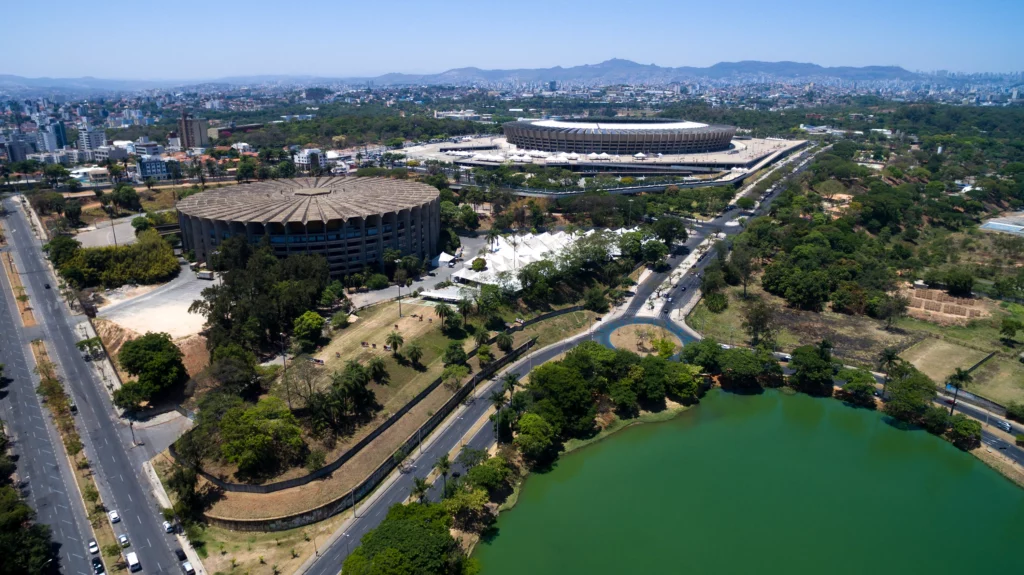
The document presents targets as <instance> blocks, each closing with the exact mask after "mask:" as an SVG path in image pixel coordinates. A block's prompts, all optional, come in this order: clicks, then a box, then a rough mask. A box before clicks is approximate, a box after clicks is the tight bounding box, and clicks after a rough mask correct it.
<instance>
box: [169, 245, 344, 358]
mask: <svg viewBox="0 0 1024 575" xmlns="http://www.w3.org/2000/svg"><path fill="white" fill-rule="evenodd" d="M219 251H220V254H219V257H218V260H217V267H218V269H221V270H223V276H222V281H221V283H220V284H217V285H212V286H210V287H207V288H206V289H204V290H203V292H202V299H200V300H196V301H195V302H193V304H192V306H191V307H190V308H189V310H190V311H192V312H194V313H200V314H202V315H203V316H204V317H206V322H207V327H208V328H209V336H208V340H207V345H208V347H209V348H210V349H212V350H215V349H216V348H218V347H220V346H221V345H225V344H228V343H236V344H238V345H240V346H241V347H243V348H244V349H248V350H251V351H257V350H260V349H264V348H267V347H269V346H272V345H280V343H281V339H280V338H281V333H282V332H285V331H290V330H291V329H292V328H293V327H294V322H295V320H296V318H298V317H299V316H302V315H303V314H304V313H306V312H308V311H310V310H313V309H316V307H317V304H318V303H319V301H320V299H321V297H323V294H324V290H325V289H326V288H327V287H328V269H327V261H326V260H324V259H323V258H322V257H320V256H315V255H305V254H297V255H292V256H289V257H287V258H284V259H279V258H277V257H276V256H275V255H274V252H273V249H272V248H271V247H270V246H269V245H268V244H266V243H264V244H261V245H259V246H252V245H250V244H248V243H247V242H246V241H245V238H231V239H228V240H225V241H224V242H223V243H221V245H220V248H219Z"/></svg>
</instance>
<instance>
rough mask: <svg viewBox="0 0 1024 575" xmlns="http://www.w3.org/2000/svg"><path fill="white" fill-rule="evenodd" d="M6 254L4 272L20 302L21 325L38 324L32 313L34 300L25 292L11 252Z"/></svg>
mask: <svg viewBox="0 0 1024 575" xmlns="http://www.w3.org/2000/svg"><path fill="white" fill-rule="evenodd" d="M5 256H6V257H5V258H4V262H3V264H2V265H3V268H4V273H5V274H7V281H9V282H10V284H11V289H12V290H14V299H15V301H17V303H18V314H19V315H20V316H21V325H23V326H25V327H32V326H34V325H36V316H35V315H34V314H33V313H32V302H31V301H30V300H29V297H28V294H26V293H25V286H23V285H22V284H21V276H20V275H19V274H18V268H17V266H16V265H14V259H12V258H11V254H10V252H8V253H6V254H5Z"/></svg>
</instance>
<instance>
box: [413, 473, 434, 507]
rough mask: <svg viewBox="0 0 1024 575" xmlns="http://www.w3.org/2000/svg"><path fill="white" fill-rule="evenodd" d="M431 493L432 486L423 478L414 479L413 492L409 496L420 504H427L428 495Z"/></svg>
mask: <svg viewBox="0 0 1024 575" xmlns="http://www.w3.org/2000/svg"><path fill="white" fill-rule="evenodd" d="M429 492H430V484H429V483H427V480H426V479H424V478H422V477H413V478H412V492H411V493H409V496H410V497H412V498H413V499H415V500H416V501H418V502H420V503H426V501H427V494H428V493H429Z"/></svg>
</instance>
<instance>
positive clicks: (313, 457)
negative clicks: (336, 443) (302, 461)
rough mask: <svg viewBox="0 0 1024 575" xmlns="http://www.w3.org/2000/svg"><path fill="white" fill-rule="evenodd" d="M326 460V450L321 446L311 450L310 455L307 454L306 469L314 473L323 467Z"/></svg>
mask: <svg viewBox="0 0 1024 575" xmlns="http://www.w3.org/2000/svg"><path fill="white" fill-rule="evenodd" d="M326 462H327V454H326V453H324V450H323V449H320V448H317V449H313V450H311V451H310V452H309V455H307V456H306V469H308V470H309V472H310V473H312V472H314V471H316V470H317V469H320V468H321V467H323V466H324V463H326Z"/></svg>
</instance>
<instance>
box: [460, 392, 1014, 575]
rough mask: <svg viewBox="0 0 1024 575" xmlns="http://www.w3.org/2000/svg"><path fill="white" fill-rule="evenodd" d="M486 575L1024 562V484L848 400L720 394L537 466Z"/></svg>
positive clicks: (855, 569) (893, 569)
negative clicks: (541, 468) (539, 470)
mask: <svg viewBox="0 0 1024 575" xmlns="http://www.w3.org/2000/svg"><path fill="white" fill-rule="evenodd" d="M497 526H498V534H497V536H496V537H494V538H493V539H492V540H491V541H489V542H484V543H481V544H480V545H479V546H478V547H477V551H476V552H475V557H478V558H479V559H480V562H481V564H482V567H483V575H504V574H508V575H545V574H552V575H555V574H559V575H564V574H576V573H579V574H586V575H595V574H602V573H609V574H611V573H614V574H617V575H618V574H626V573H759V574H763V573H780V574H787V575H789V574H804V573H806V574H816V575H817V574H824V573H830V574H836V573H857V574H860V573H869V574H871V575H878V574H882V573H901V574H911V573H928V574H935V573H951V574H952V573H955V574H957V575H963V574H965V573H971V574H975V573H977V574H988V573H998V574H1000V575H1011V574H1012V575H1020V574H1024V490H1022V489H1020V488H1019V487H1017V486H1016V485H1014V484H1012V483H1011V482H1010V481H1008V480H1006V479H1005V478H1003V477H1002V476H1001V475H999V474H998V473H996V472H995V471H992V470H991V469H989V468H988V467H986V466H985V465H984V464H983V463H981V462H980V461H978V460H977V459H976V458H974V457H973V456H971V455H970V454H966V453H962V452H960V451H959V450H957V449H956V448H954V447H953V446H951V445H949V444H948V443H946V442H945V441H941V440H939V439H937V438H935V437H932V436H930V435H928V434H927V433H925V432H923V431H903V430H899V429H895V428H893V427H891V426H890V425H888V424H886V423H885V422H884V421H883V417H882V416H881V415H880V414H878V413H875V412H869V411H865V410H859V409H853V408H850V407H846V406H844V405H843V404H842V403H840V402H838V401H834V400H824V399H813V398H810V397H807V396H803V395H795V396H786V395H783V394H781V393H778V392H768V393H766V394H764V395H761V396H737V395H730V394H726V393H723V392H718V391H716V392H712V393H711V394H709V395H708V396H707V397H706V398H705V399H704V400H703V401H702V402H701V404H700V405H698V406H696V407H694V408H692V409H690V410H689V411H688V412H686V413H684V414H682V415H680V416H679V417H678V418H676V419H674V420H672V421H669V422H665V423H659V424H651V425H642V426H637V427H634V428H631V429H628V430H625V431H623V432H620V433H618V434H616V435H614V436H612V437H610V438H609V439H607V440H605V441H602V442H600V443H598V444H596V445H593V446H590V447H587V448H585V449H582V450H580V451H578V452H575V453H572V454H569V455H567V456H565V457H563V458H562V459H560V460H559V462H558V464H557V466H556V468H555V469H554V470H552V471H551V472H548V473H544V474H535V475H532V476H531V477H530V478H529V479H528V480H527V481H526V484H525V485H524V487H523V491H522V493H521V496H520V498H519V503H518V505H517V506H516V507H515V509H513V510H511V511H509V512H506V513H503V514H502V515H501V517H500V518H499V520H498V524H497Z"/></svg>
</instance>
